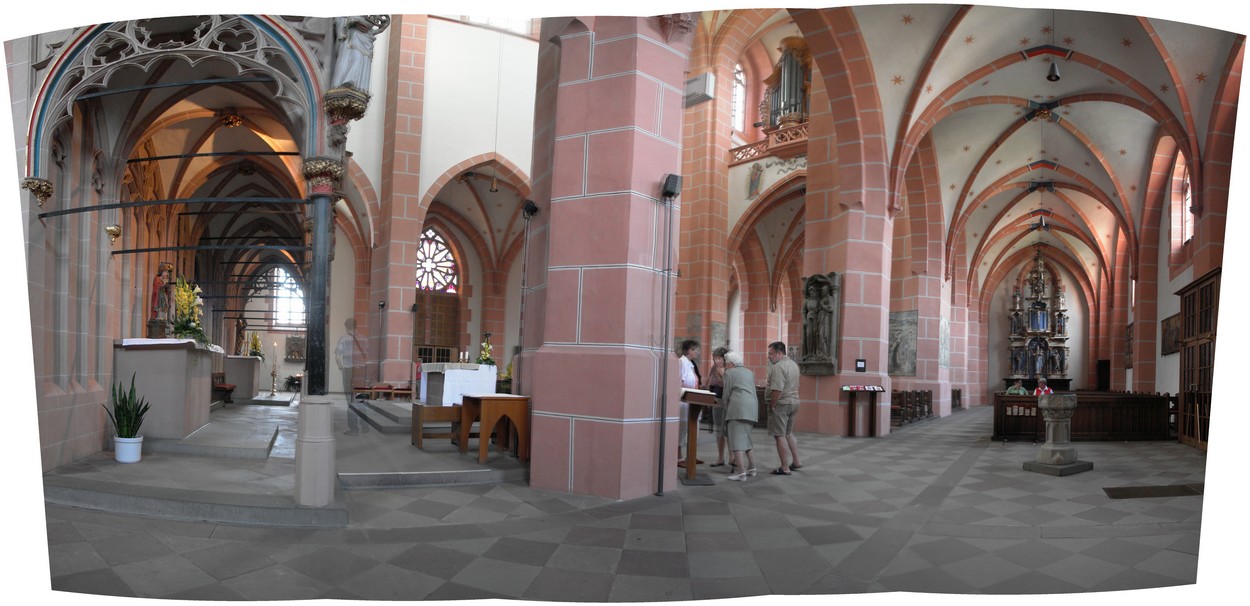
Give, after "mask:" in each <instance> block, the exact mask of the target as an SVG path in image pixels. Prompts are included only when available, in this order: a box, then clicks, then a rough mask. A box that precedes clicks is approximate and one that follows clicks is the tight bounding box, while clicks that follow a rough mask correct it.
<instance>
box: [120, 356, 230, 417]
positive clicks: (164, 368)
mask: <svg viewBox="0 0 1250 606" xmlns="http://www.w3.org/2000/svg"><path fill="white" fill-rule="evenodd" d="M215 353H216V354H221V353H223V352H222V349H221V348H220V347H218V346H216V345H208V346H206V345H201V344H199V343H196V342H195V340H194V339H123V340H122V341H121V342H120V343H114V345H113V377H114V380H116V381H122V382H123V383H125V384H127V385H128V384H129V382H130V377H131V375H134V378H135V391H136V392H138V393H139V394H140V395H142V396H143V397H145V398H147V401H148V402H149V403H150V404H151V406H152V407H151V408H150V409H149V410H148V413H147V416H145V417H144V419H143V432H142V433H143V436H144V437H148V438H172V439H177V440H180V439H182V438H185V437H187V436H189V435H191V434H192V433H193V432H194V431H195V430H197V429H199V428H201V427H203V426H204V425H206V424H208V415H209V412H211V407H212V380H213V379H212V373H213V354H215Z"/></svg>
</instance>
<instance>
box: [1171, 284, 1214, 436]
mask: <svg viewBox="0 0 1250 606" xmlns="http://www.w3.org/2000/svg"><path fill="white" fill-rule="evenodd" d="M1176 294H1178V295H1180V297H1181V383H1180V401H1179V419H1178V422H1177V437H1178V439H1179V440H1180V441H1181V443H1183V444H1188V445H1190V446H1193V447H1195V448H1198V449H1200V450H1206V449H1207V435H1208V432H1209V429H1210V425H1211V384H1212V378H1213V371H1214V368H1215V334H1216V326H1217V324H1218V318H1219V300H1220V270H1218V269H1216V270H1215V271H1212V272H1211V273H1209V274H1207V275H1205V276H1203V277H1201V278H1199V279H1197V280H1194V281H1193V282H1192V283H1191V284H1190V285H1189V286H1186V287H1185V288H1183V289H1181V290H1180V291H1178V292H1177V293H1176Z"/></svg>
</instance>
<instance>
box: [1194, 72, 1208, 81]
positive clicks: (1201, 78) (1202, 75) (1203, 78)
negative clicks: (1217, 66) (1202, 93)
mask: <svg viewBox="0 0 1250 606" xmlns="http://www.w3.org/2000/svg"><path fill="white" fill-rule="evenodd" d="M1194 80H1197V81H1199V82H1206V81H1207V73H1206V72H1198V75H1197V76H1194Z"/></svg>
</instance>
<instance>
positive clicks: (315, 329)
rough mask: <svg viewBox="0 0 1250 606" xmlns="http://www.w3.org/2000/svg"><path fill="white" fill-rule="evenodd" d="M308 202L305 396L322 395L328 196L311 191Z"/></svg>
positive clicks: (323, 386)
mask: <svg viewBox="0 0 1250 606" xmlns="http://www.w3.org/2000/svg"><path fill="white" fill-rule="evenodd" d="M311 201H312V219H313V233H312V270H311V272H310V273H311V274H312V275H310V276H308V316H307V318H308V349H307V355H306V357H305V364H306V365H307V367H308V368H307V377H306V378H307V380H308V395H310V396H312V395H316V396H323V395H325V394H326V328H327V327H326V322H327V318H328V317H329V310H328V309H326V308H327V306H328V302H327V298H326V295H327V291H328V289H329V284H330V230H331V229H332V228H333V226H332V225H331V224H330V195H329V194H327V193H314V194H313V195H312V197H311Z"/></svg>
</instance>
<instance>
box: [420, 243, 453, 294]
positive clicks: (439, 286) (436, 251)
mask: <svg viewBox="0 0 1250 606" xmlns="http://www.w3.org/2000/svg"><path fill="white" fill-rule="evenodd" d="M459 274H460V272H459V271H458V270H457V267H456V259H455V257H453V256H452V254H451V250H450V249H448V248H447V242H446V241H444V240H443V236H441V235H439V234H438V232H436V231H434V230H433V229H427V230H425V233H423V234H421V246H420V247H419V248H418V249H417V288H419V289H421V290H433V291H438V292H448V293H454V292H456V289H457V288H458V287H459V279H458V278H459Z"/></svg>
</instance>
